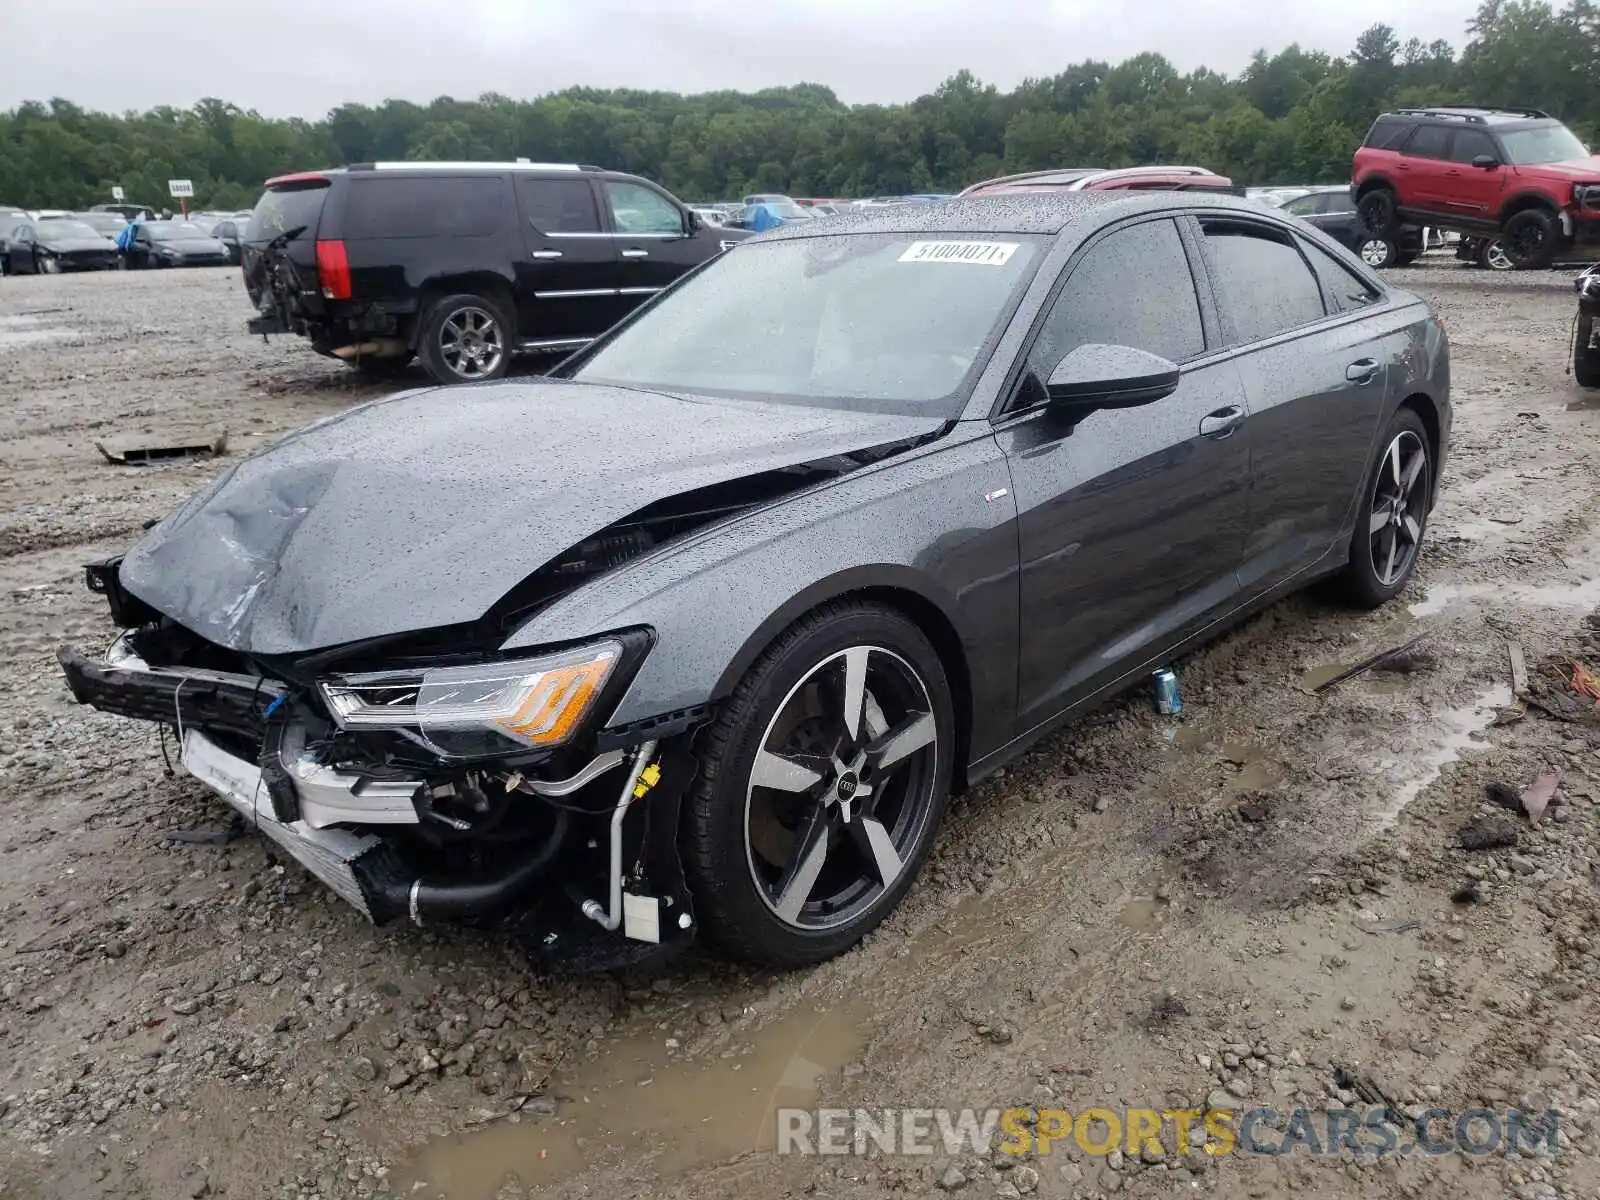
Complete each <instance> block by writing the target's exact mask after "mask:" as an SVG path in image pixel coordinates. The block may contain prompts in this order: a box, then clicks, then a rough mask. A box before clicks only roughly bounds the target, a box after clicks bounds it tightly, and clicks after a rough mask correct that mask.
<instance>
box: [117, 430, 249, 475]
mask: <svg viewBox="0 0 1600 1200" xmlns="http://www.w3.org/2000/svg"><path fill="white" fill-rule="evenodd" d="M94 448H95V449H96V450H98V451H100V456H101V457H102V458H104V459H105V460H106V461H107V462H108V463H110V464H111V465H112V466H114V467H148V466H150V465H151V464H152V463H170V462H180V461H182V460H184V459H190V458H221V457H222V456H223V455H224V454H226V453H227V452H228V431H227V430H226V429H224V430H223V431H222V432H221V433H220V434H218V435H217V437H216V439H215V440H214V441H211V442H208V443H206V444H205V445H188V446H135V447H132V448H130V449H127V450H123V451H120V452H113V451H111V450H108V449H106V444H105V443H104V442H96V443H95V444H94Z"/></svg>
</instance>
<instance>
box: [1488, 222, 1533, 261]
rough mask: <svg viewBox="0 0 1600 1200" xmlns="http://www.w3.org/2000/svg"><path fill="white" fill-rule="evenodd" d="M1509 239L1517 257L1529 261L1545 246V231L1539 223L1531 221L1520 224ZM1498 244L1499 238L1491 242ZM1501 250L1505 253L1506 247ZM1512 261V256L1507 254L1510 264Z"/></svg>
mask: <svg viewBox="0 0 1600 1200" xmlns="http://www.w3.org/2000/svg"><path fill="white" fill-rule="evenodd" d="M1509 241H1510V249H1511V250H1513V251H1515V257H1516V259H1518V260H1520V261H1522V262H1529V261H1531V260H1532V259H1533V258H1534V257H1535V256H1536V255H1538V253H1539V251H1540V250H1541V249H1542V248H1543V246H1544V241H1545V231H1544V230H1543V229H1542V228H1541V227H1540V226H1539V225H1537V224H1535V223H1533V222H1531V221H1530V222H1527V223H1525V224H1523V225H1520V226H1519V227H1518V228H1517V229H1516V231H1515V233H1514V234H1513V235H1512V236H1511V238H1510V239H1509ZM1498 244H1499V239H1497V240H1496V241H1495V242H1494V243H1491V245H1498ZM1501 252H1502V253H1505V248H1504V247H1502V250H1501ZM1510 261H1511V256H1510V255H1507V262H1508V264H1509V262H1510Z"/></svg>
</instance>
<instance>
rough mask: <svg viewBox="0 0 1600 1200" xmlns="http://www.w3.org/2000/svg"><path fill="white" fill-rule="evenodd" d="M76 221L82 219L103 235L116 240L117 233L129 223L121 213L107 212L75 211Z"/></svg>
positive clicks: (73, 215) (73, 217) (73, 216)
mask: <svg viewBox="0 0 1600 1200" xmlns="http://www.w3.org/2000/svg"><path fill="white" fill-rule="evenodd" d="M72 219H73V220H74V221H81V222H82V223H83V224H85V225H87V226H88V227H89V228H90V229H92V230H94V231H95V232H96V233H98V234H99V235H100V236H101V237H104V238H110V239H111V240H113V241H115V240H116V237H117V234H119V233H121V232H122V229H123V226H125V225H127V223H128V222H127V219H126V218H125V217H124V216H123V215H122V214H121V213H107V212H80V213H73V214H72Z"/></svg>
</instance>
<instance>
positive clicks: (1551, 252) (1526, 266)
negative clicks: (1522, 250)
mask: <svg viewBox="0 0 1600 1200" xmlns="http://www.w3.org/2000/svg"><path fill="white" fill-rule="evenodd" d="M1535 222H1537V223H1538V224H1539V225H1540V226H1541V227H1542V228H1543V230H1544V238H1543V240H1542V241H1541V242H1540V243H1539V249H1538V250H1537V251H1536V252H1535V253H1533V254H1531V255H1527V256H1523V255H1521V254H1519V253H1518V252H1517V250H1516V249H1515V247H1514V245H1513V242H1514V239H1515V234H1516V231H1517V230H1518V229H1520V228H1522V227H1523V226H1526V225H1531V224H1534V223H1535ZM1558 229H1559V226H1558V225H1557V224H1556V219H1555V217H1554V216H1553V215H1552V214H1550V213H1548V212H1546V211H1545V210H1544V209H1540V208H1530V209H1524V210H1523V211H1522V212H1519V213H1517V214H1516V215H1514V216H1513V217H1512V218H1511V219H1510V220H1509V221H1507V222H1506V224H1505V232H1504V234H1503V235H1502V237H1501V241H1500V244H1501V246H1502V248H1503V249H1504V250H1505V255H1506V257H1507V258H1508V259H1510V260H1511V265H1512V266H1514V267H1516V268H1517V269H1518V270H1522V271H1534V270H1538V269H1539V268H1540V267H1544V266H1548V265H1549V263H1550V260H1551V259H1552V258H1554V257H1555V252H1556V238H1557V234H1558Z"/></svg>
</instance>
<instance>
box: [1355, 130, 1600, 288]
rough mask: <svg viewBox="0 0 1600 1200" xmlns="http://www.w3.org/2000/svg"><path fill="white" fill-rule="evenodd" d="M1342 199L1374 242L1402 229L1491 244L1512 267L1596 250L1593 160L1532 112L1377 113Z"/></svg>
mask: <svg viewBox="0 0 1600 1200" xmlns="http://www.w3.org/2000/svg"><path fill="white" fill-rule="evenodd" d="M1350 190H1351V193H1352V194H1353V195H1354V196H1355V199H1356V206H1357V209H1358V211H1359V212H1360V214H1361V222H1362V225H1363V226H1364V227H1365V228H1366V230H1367V231H1368V232H1369V233H1371V234H1372V235H1373V236H1374V237H1389V236H1392V235H1393V233H1394V231H1395V230H1396V229H1397V228H1399V226H1400V225H1402V224H1411V225H1427V226H1431V227H1433V228H1435V229H1454V230H1457V231H1459V232H1461V233H1464V234H1468V235H1473V236H1477V237H1490V238H1498V239H1499V241H1500V244H1501V246H1502V247H1503V248H1504V250H1505V254H1506V257H1507V258H1508V259H1509V260H1510V261H1511V264H1512V265H1513V266H1517V267H1524V268H1527V267H1543V266H1546V265H1548V264H1549V262H1550V260H1551V259H1552V258H1554V257H1555V255H1556V254H1557V253H1559V252H1560V251H1562V250H1565V249H1567V248H1569V247H1571V246H1572V245H1574V244H1575V243H1577V242H1590V241H1600V156H1596V155H1592V154H1590V153H1589V148H1588V147H1587V146H1585V145H1584V144H1583V143H1582V142H1581V141H1579V140H1578V138H1577V136H1576V135H1575V134H1574V133H1573V132H1572V131H1571V130H1570V129H1568V128H1567V127H1566V126H1565V125H1563V124H1562V123H1561V122H1560V121H1557V120H1556V119H1555V118H1553V117H1551V116H1550V115H1549V114H1548V113H1543V112H1540V111H1539V110H1538V109H1499V108H1402V109H1398V110H1396V111H1395V112H1389V113H1384V114H1383V116H1381V117H1379V118H1378V119H1377V120H1376V121H1374V122H1373V123H1372V129H1371V130H1370V131H1368V133H1367V140H1366V141H1365V142H1364V143H1363V144H1362V146H1361V148H1360V149H1359V150H1357V151H1356V157H1355V162H1354V164H1353V165H1352V167H1351V174H1350Z"/></svg>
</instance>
